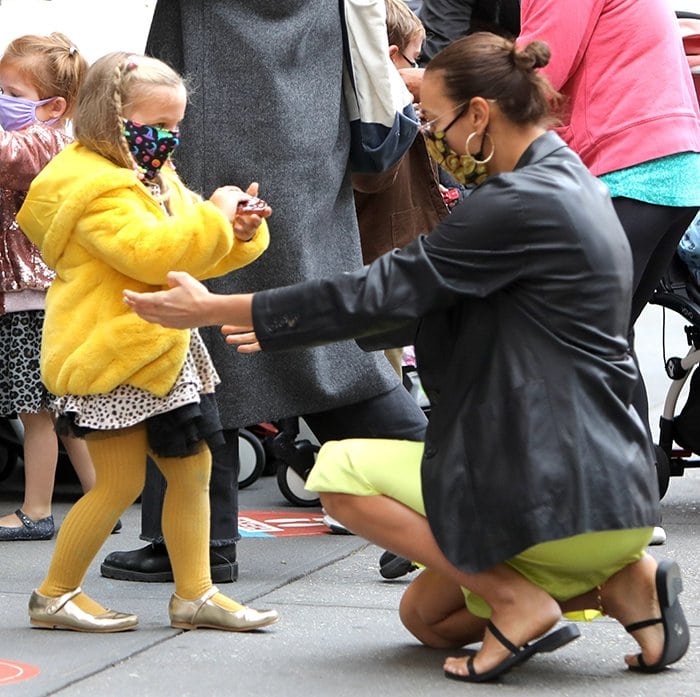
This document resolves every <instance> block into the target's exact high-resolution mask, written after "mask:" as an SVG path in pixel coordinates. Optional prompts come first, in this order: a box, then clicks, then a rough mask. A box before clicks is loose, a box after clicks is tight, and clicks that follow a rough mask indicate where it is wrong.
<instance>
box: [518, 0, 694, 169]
mask: <svg viewBox="0 0 700 697" xmlns="http://www.w3.org/2000/svg"><path fill="white" fill-rule="evenodd" d="M521 25H522V29H521V33H520V37H519V38H518V45H519V46H520V47H522V46H524V45H526V44H527V43H528V42H530V41H533V40H534V39H541V40H542V41H545V42H546V43H547V44H549V47H550V49H551V52H552V58H551V61H550V63H549V65H548V66H547V67H546V68H545V69H544V71H543V72H544V74H545V75H546V76H547V77H548V78H549V80H550V82H551V83H552V85H553V86H554V88H555V89H557V90H559V91H560V92H562V93H563V94H564V95H565V97H566V98H567V105H566V110H567V114H568V115H567V117H566V118H565V124H564V126H563V127H562V128H561V129H560V131H559V133H560V135H561V136H562V137H563V138H564V139H565V140H566V141H567V143H569V145H570V146H571V147H572V149H573V150H575V151H576V152H577V153H578V154H579V155H580V156H581V159H582V160H583V161H584V163H585V164H586V165H587V166H588V168H589V169H590V170H591V171H592V172H593V174H595V175H601V174H606V173H608V172H612V171H614V170H618V169H622V168H624V167H630V166H632V165H635V164H639V163H640V162H646V161H648V160H653V159H655V158H658V157H663V156H665V155H671V154H674V153H679V152H688V151H691V152H700V111H699V109H698V101H697V97H696V94H695V90H694V87H693V81H692V78H691V74H690V69H689V67H688V61H687V59H686V57H685V53H684V51H683V46H682V43H681V36H680V30H679V27H678V22H677V20H676V18H675V16H674V13H673V11H672V9H671V7H670V4H669V3H668V1H667V0H522V3H521Z"/></svg>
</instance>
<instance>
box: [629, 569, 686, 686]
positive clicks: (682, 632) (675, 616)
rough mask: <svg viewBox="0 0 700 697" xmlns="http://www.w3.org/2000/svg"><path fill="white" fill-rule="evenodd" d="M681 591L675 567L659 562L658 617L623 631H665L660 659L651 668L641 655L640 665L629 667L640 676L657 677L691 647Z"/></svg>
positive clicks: (681, 580) (678, 573)
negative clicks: (660, 628) (659, 627)
mask: <svg viewBox="0 0 700 697" xmlns="http://www.w3.org/2000/svg"><path fill="white" fill-rule="evenodd" d="M682 590H683V579H682V578H681V570H680V568H679V567H678V564H676V562H675V561H668V560H665V561H661V562H659V566H658V568H657V569H656V593H657V595H658V598H659V606H660V607H661V617H655V618H654V619H649V620H642V621H641V622H632V624H628V625H627V626H626V627H625V630H626V631H627V632H629V633H630V634H631V633H632V632H635V631H637V630H638V629H644V627H650V626H652V625H654V624H662V625H663V627H664V649H663V651H662V652H661V658H659V660H658V661H656V663H652V664H651V665H647V664H646V663H645V662H644V657H643V656H642V654H641V653H639V654H637V661H638V662H639V665H636V666H629V668H630V670H636V671H639V672H640V673H658V672H659V671H661V670H663V669H664V668H666V666H668V665H671V663H675V662H676V661H679V660H680V659H681V658H683V656H684V655H685V652H686V651H687V650H688V644H689V643H690V633H689V630H688V622H687V621H686V619H685V615H684V614H683V608H682V607H681V604H680V602H679V600H678V596H679V595H680V594H681V592H682Z"/></svg>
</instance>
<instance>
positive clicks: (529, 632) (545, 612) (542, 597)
mask: <svg viewBox="0 0 700 697" xmlns="http://www.w3.org/2000/svg"><path fill="white" fill-rule="evenodd" d="M559 619H561V610H560V608H559V605H558V603H557V602H556V601H555V600H554V599H553V598H552V597H551V596H550V595H549V594H548V593H546V592H545V591H543V590H542V589H541V588H538V587H537V586H535V585H533V584H531V583H529V582H527V586H523V587H521V588H520V589H519V592H518V594H517V596H515V597H513V598H512V599H511V601H510V602H505V603H503V604H500V603H499V604H498V605H494V606H493V612H492V614H491V622H492V624H493V625H494V626H495V627H497V629H498V630H499V631H500V632H501V633H502V634H503V636H504V637H505V638H506V639H507V640H508V641H510V642H511V643H512V644H514V645H515V646H517V647H521V646H524V645H525V644H526V643H528V642H529V641H532V640H533V639H536V638H537V637H539V636H541V635H542V634H544V633H545V632H546V631H547V630H548V629H550V628H551V627H553V626H554V625H555V624H556V623H557V622H558V621H559ZM510 655H511V651H510V650H509V649H508V648H507V647H506V646H504V645H503V643H502V642H500V641H499V640H498V639H497V638H496V637H495V636H494V635H493V633H492V632H491V630H490V629H488V630H487V631H486V633H485V634H484V641H483V643H482V645H481V648H480V649H479V651H478V653H477V654H476V655H475V656H474V663H473V669H474V671H475V672H476V673H477V674H482V673H487V672H488V671H490V670H492V669H493V668H495V667H496V666H497V665H499V664H500V663H502V662H503V661H505V660H506V659H507V658H508V657H509V656H510ZM443 668H444V670H445V672H447V673H452V674H453V675H461V676H464V675H469V669H468V668H467V657H465V656H460V657H449V658H446V659H445V663H444V666H443Z"/></svg>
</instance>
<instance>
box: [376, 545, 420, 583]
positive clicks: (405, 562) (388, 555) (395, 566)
mask: <svg viewBox="0 0 700 697" xmlns="http://www.w3.org/2000/svg"><path fill="white" fill-rule="evenodd" d="M417 568H418V567H417V566H416V565H415V564H414V563H413V562H412V561H411V560H410V559H404V558H403V557H400V556H398V555H397V554H394V553H393V552H389V551H387V552H384V554H382V556H381V557H379V573H380V574H381V575H382V576H383V577H384V578H400V577H401V576H405V575H406V574H410V573H411V572H412V571H415V570H416V569H417Z"/></svg>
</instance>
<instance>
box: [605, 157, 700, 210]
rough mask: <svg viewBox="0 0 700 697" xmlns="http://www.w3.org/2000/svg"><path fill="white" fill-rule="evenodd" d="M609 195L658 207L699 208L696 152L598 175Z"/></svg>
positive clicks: (699, 173)
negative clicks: (608, 190)
mask: <svg viewBox="0 0 700 697" xmlns="http://www.w3.org/2000/svg"><path fill="white" fill-rule="evenodd" d="M600 179H601V181H603V182H605V184H606V185H607V187H608V189H610V195H611V196H613V197H616V196H619V197H624V198H633V199H635V200H637V201H644V202H645V203H653V204H656V205H659V206H679V207H684V206H700V153H697V152H680V153H677V154H675V155H667V156H666V157H659V158H657V159H655V160H649V161H648V162H641V163H640V164H638V165H633V166H632V167H626V168H625V169H618V170H616V171H614V172H608V173H607V174H603V175H601V176H600Z"/></svg>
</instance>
